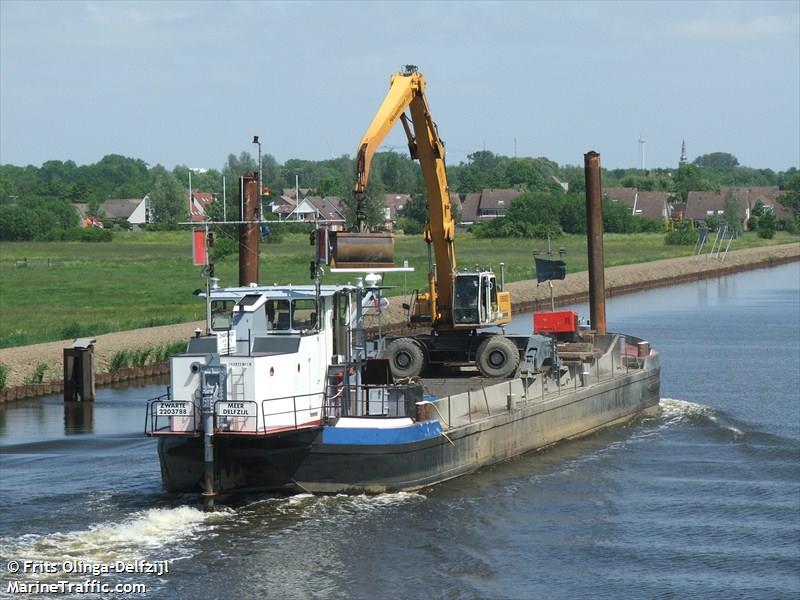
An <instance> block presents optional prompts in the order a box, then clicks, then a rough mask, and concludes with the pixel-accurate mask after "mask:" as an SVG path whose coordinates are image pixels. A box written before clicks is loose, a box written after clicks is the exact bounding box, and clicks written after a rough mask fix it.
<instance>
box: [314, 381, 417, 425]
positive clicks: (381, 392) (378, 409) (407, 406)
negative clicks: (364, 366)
mask: <svg viewBox="0 0 800 600" xmlns="http://www.w3.org/2000/svg"><path fill="white" fill-rule="evenodd" d="M422 399H423V398H422V387H421V386H420V385H418V384H408V385H363V384H362V385H359V386H355V385H353V386H350V387H349V388H348V387H347V386H344V385H341V384H339V385H330V386H328V388H327V393H326V397H325V406H324V408H325V415H326V416H328V417H357V416H365V417H366V416H370V417H414V416H415V415H416V403H417V402H419V401H421V400H422Z"/></svg>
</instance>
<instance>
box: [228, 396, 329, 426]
mask: <svg viewBox="0 0 800 600" xmlns="http://www.w3.org/2000/svg"><path fill="white" fill-rule="evenodd" d="M323 403H324V393H323V392H312V393H309V394H296V395H292V396H280V397H277V398H268V399H266V400H261V402H260V403H259V402H256V401H254V400H229V401H218V402H215V403H214V434H215V435H231V436H233V435H271V434H274V433H282V432H285V431H294V430H297V429H308V428H312V427H319V426H320V425H321V424H322V415H323V408H322V407H323ZM259 406H260V408H261V410H260V411H259V410H258V407H259ZM259 412H260V415H259ZM259 417H260V418H259Z"/></svg>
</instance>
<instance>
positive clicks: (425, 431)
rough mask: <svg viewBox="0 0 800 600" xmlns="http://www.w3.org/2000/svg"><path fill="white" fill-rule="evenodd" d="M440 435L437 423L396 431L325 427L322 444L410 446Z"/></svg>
mask: <svg viewBox="0 0 800 600" xmlns="http://www.w3.org/2000/svg"><path fill="white" fill-rule="evenodd" d="M440 435H442V425H441V423H439V421H427V422H425V423H415V424H414V425H411V426H410V427H399V428H397V429H378V428H372V427H325V428H324V429H323V430H322V443H323V444H331V445H337V444H351V445H362V446H381V445H392V444H411V443H413V442H421V441H423V440H429V439H432V438H435V437H438V436H440Z"/></svg>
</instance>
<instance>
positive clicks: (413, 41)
mask: <svg viewBox="0 0 800 600" xmlns="http://www.w3.org/2000/svg"><path fill="white" fill-rule="evenodd" d="M404 64H415V65H418V67H419V70H420V71H421V72H422V73H423V75H424V76H425V78H426V81H427V94H428V100H429V103H430V107H431V112H432V116H433V118H434V120H435V121H436V122H437V124H438V129H439V133H440V135H441V136H442V138H443V139H444V140H445V143H446V148H447V163H448V164H458V163H460V162H464V161H466V160H467V156H468V155H469V154H470V153H472V152H474V151H476V150H481V149H486V150H491V151H492V152H495V153H498V154H504V155H507V156H514V155H515V153H516V155H517V156H546V157H548V158H550V159H552V160H555V161H556V162H558V163H559V164H575V165H578V164H582V162H583V154H584V153H585V152H587V151H589V150H596V151H598V152H600V154H601V161H602V164H603V166H604V167H608V168H628V167H638V166H639V165H640V144H639V142H638V140H639V139H640V136H641V137H642V139H644V140H645V144H644V146H643V147H644V161H645V166H646V167H647V168H654V167H675V166H677V163H678V159H679V157H680V150H681V142H682V140H684V139H685V140H686V145H687V150H688V155H689V158H690V160H691V159H693V158H694V157H696V156H698V155H701V154H706V153H710V152H729V153H731V154H734V155H735V156H736V157H737V158H738V159H739V162H740V164H743V165H747V166H752V167H758V168H771V169H773V170H776V171H777V170H786V169H787V168H789V167H792V166H795V167H797V166H800V2H797V1H796V0H789V1H786V2H686V3H683V2H677V1H676V2H611V3H608V2H578V1H573V2H520V1H518V2H491V3H489V2H384V3H381V2H333V1H331V2H257V1H249V2H219V3H218V2H200V3H192V2H174V3H173V2H117V1H114V2H88V1H71V2H54V1H50V2H28V1H25V2H16V1H7V0H0V163H11V164H16V165H27V164H33V165H37V166H38V165H41V164H42V163H43V162H45V161H47V160H54V159H55V160H73V161H75V162H76V163H78V164H88V163H94V162H96V161H98V160H100V159H101V158H102V157H103V156H104V155H106V154H112V153H113V154H122V155H125V156H130V157H133V158H141V159H143V160H144V161H145V162H147V163H148V164H149V165H151V166H152V165H155V164H162V165H164V166H166V167H168V168H172V167H174V166H175V165H178V164H183V165H187V166H189V167H196V168H216V169H221V168H222V166H223V165H224V163H225V160H226V158H227V156H228V155H229V154H230V153H235V154H238V153H240V152H242V151H248V152H250V153H251V154H253V155H254V156H255V155H257V148H256V147H255V146H254V145H253V144H252V143H251V141H252V138H253V136H254V135H258V136H259V137H260V140H261V142H262V152H263V153H265V154H266V153H269V154H272V155H273V156H275V158H277V160H278V161H279V162H281V163H283V162H285V161H286V160H287V159H290V158H302V159H309V160H322V159H326V158H334V157H337V156H341V155H344V154H348V155H350V156H353V155H354V154H355V152H356V148H357V146H358V142H359V140H360V138H361V136H362V135H363V133H364V131H365V130H366V128H367V126H368V124H369V122H370V121H371V120H372V117H373V116H374V114H375V111H376V110H377V108H378V106H379V105H380V103H381V101H382V100H383V97H384V95H385V94H386V91H387V90H388V83H389V77H390V75H391V74H392V73H395V72H397V71H399V70H400V68H401V66H402V65H404ZM382 148H383V149H384V150H396V151H398V152H403V151H405V149H406V143H405V140H404V138H403V134H402V127H400V126H399V125H398V126H397V127H396V128H395V130H393V132H392V133H391V134H390V135H389V136H388V137H387V138H386V140H385V141H384V143H383V146H382Z"/></svg>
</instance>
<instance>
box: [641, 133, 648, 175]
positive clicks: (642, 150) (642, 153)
mask: <svg viewBox="0 0 800 600" xmlns="http://www.w3.org/2000/svg"><path fill="white" fill-rule="evenodd" d="M642 135H643V134H642V132H641V131H640V132H639V163H640V165H641V167H640V168H641V169H642V171H644V145H645V144H646V143H647V141H646V140H645V139H644V138H643V137H642Z"/></svg>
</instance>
